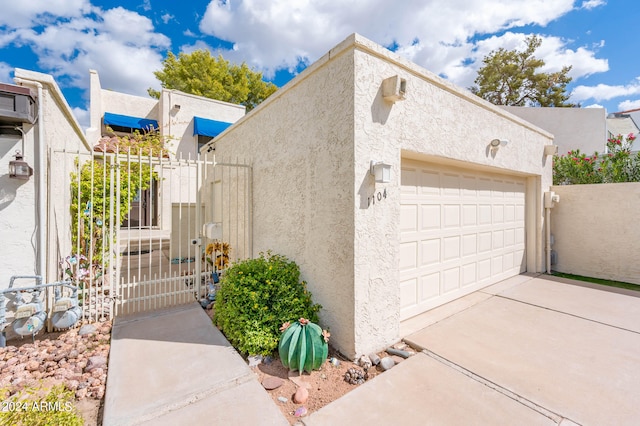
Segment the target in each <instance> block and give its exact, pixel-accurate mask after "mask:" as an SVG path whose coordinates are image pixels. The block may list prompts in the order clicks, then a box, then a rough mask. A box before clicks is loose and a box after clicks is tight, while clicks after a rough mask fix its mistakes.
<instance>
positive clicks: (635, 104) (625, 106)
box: [618, 99, 640, 111]
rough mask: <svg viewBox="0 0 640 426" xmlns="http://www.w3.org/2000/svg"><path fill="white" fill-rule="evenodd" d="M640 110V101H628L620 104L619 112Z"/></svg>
mask: <svg viewBox="0 0 640 426" xmlns="http://www.w3.org/2000/svg"><path fill="white" fill-rule="evenodd" d="M638 108H640V99H636V100H635V101H630V100H626V101H622V102H620V103H619V104H618V111H629V110H631V109H638Z"/></svg>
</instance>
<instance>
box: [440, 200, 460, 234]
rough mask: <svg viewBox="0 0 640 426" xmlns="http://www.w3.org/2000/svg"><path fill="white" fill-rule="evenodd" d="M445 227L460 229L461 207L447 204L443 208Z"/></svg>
mask: <svg viewBox="0 0 640 426" xmlns="http://www.w3.org/2000/svg"><path fill="white" fill-rule="evenodd" d="M442 217H443V218H444V220H443V225H444V227H445V228H459V227H460V205H459V204H445V205H444V206H442Z"/></svg>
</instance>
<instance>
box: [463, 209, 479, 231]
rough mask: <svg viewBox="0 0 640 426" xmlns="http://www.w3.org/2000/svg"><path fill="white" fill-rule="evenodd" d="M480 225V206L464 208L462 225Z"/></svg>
mask: <svg viewBox="0 0 640 426" xmlns="http://www.w3.org/2000/svg"><path fill="white" fill-rule="evenodd" d="M477 224H478V206H477V205H476V204H465V205H463V206H462V225H463V226H476V225H477Z"/></svg>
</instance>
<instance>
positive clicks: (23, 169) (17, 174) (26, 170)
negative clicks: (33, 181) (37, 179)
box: [9, 151, 33, 180]
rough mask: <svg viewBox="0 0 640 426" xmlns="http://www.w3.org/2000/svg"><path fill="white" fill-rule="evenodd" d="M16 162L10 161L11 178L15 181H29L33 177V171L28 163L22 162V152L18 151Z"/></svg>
mask: <svg viewBox="0 0 640 426" xmlns="http://www.w3.org/2000/svg"><path fill="white" fill-rule="evenodd" d="M15 158H16V159H15V160H12V161H9V177H10V178H14V179H22V180H29V178H30V177H31V176H32V175H33V169H32V168H31V167H29V164H27V162H26V161H23V160H22V154H21V153H20V151H16V155H15Z"/></svg>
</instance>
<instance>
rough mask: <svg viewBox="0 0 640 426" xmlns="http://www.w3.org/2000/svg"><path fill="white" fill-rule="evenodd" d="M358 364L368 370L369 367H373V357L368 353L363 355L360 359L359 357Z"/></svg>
mask: <svg viewBox="0 0 640 426" xmlns="http://www.w3.org/2000/svg"><path fill="white" fill-rule="evenodd" d="M358 365H359V366H360V367H362V368H364V369H365V370H368V369H369V368H371V366H372V365H373V363H372V362H371V359H369V357H368V356H367V355H362V356H361V357H360V359H358Z"/></svg>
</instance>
